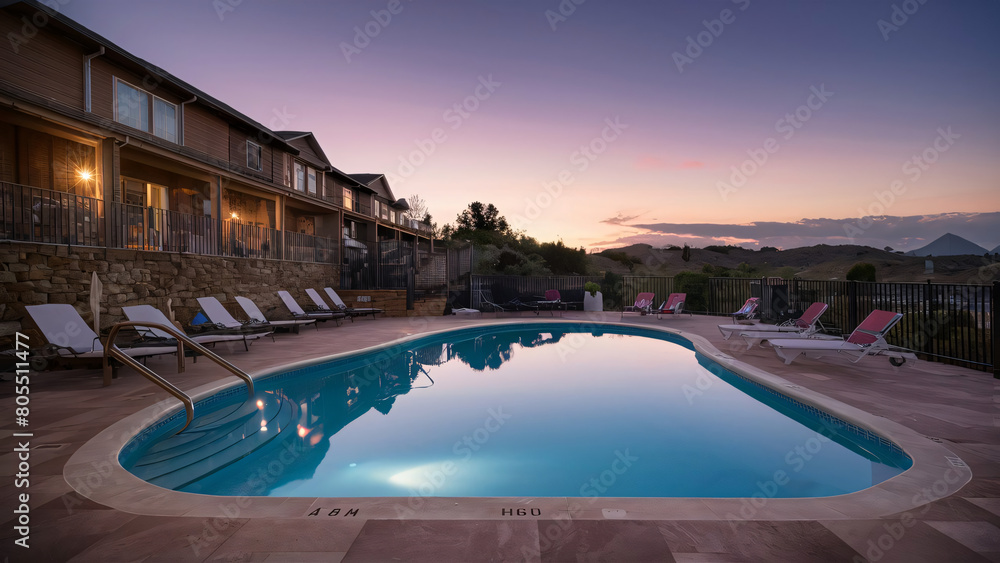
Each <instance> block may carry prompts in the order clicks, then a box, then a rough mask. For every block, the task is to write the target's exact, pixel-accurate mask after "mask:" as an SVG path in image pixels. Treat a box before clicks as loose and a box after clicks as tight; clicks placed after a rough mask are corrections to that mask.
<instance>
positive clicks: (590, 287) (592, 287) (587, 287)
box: [583, 282, 601, 297]
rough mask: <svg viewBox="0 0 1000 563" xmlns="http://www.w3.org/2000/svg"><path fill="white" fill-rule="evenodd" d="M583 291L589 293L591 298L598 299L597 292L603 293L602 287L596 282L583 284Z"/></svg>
mask: <svg viewBox="0 0 1000 563" xmlns="http://www.w3.org/2000/svg"><path fill="white" fill-rule="evenodd" d="M583 290H584V291H586V292H587V293H589V294H590V296H591V297H597V292H598V291H601V286H600V285H598V284H596V283H594V282H587V283H585V284H583Z"/></svg>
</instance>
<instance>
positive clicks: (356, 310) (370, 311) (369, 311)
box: [306, 287, 385, 320]
mask: <svg viewBox="0 0 1000 563" xmlns="http://www.w3.org/2000/svg"><path fill="white" fill-rule="evenodd" d="M308 291H309V290H306V292H307V293H308ZM323 291H325V292H326V296H327V297H329V298H330V301H332V302H333V305H334V306H335V307H337V308H338V309H340V311H341V312H342V313H346V314H347V316H348V317H350V318H351V320H354V317H363V316H365V315H371V316H372V320H375V315H376V314H378V313H384V312H385V311H383V310H382V309H379V308H378V307H348V306H347V304H346V303H344V300H343V299H341V298H340V296H339V295H337V292H336V291H334V290H333V288H332V287H324V288H323Z"/></svg>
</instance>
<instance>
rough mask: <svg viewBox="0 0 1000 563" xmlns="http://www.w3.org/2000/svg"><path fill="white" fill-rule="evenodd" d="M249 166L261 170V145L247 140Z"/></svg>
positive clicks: (251, 168)
mask: <svg viewBox="0 0 1000 563" xmlns="http://www.w3.org/2000/svg"><path fill="white" fill-rule="evenodd" d="M247 168H249V169H250V170H258V171H259V170H260V145H258V144H257V143H254V142H252V141H247Z"/></svg>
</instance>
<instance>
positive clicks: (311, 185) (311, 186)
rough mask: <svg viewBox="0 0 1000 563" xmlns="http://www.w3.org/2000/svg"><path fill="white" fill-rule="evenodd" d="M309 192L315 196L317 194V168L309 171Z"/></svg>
mask: <svg viewBox="0 0 1000 563" xmlns="http://www.w3.org/2000/svg"><path fill="white" fill-rule="evenodd" d="M308 191H309V193H311V194H315V193H316V169H315V168H310V169H309V186H308Z"/></svg>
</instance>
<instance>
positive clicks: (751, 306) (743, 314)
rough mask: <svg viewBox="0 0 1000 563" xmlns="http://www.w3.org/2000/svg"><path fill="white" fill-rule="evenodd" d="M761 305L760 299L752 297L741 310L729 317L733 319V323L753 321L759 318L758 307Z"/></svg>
mask: <svg viewBox="0 0 1000 563" xmlns="http://www.w3.org/2000/svg"><path fill="white" fill-rule="evenodd" d="M759 305H760V299H759V298H757V297H751V298H750V299H747V301H746V303H744V304H743V306H742V307H740V309H739V310H738V311H736V312H734V313H731V314H730V315H729V316H730V317H732V318H733V322H734V323H735V322H736V321H738V320H740V319H741V318H743V319H748V320H749V319H752V318H754V317H755V316H757V307H758V306H759Z"/></svg>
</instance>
